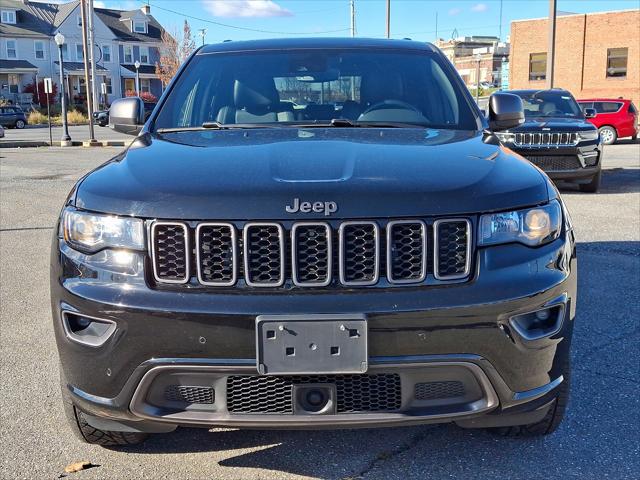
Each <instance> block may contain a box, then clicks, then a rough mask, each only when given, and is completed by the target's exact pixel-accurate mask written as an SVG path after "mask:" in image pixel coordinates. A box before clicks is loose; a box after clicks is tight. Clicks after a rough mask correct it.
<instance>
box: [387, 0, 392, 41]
mask: <svg viewBox="0 0 640 480" xmlns="http://www.w3.org/2000/svg"><path fill="white" fill-rule="evenodd" d="M390 37H391V0H387V38H390Z"/></svg>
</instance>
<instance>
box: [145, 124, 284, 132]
mask: <svg viewBox="0 0 640 480" xmlns="http://www.w3.org/2000/svg"><path fill="white" fill-rule="evenodd" d="M276 126H277V125H274V124H272V123H220V122H204V123H203V124H202V125H201V126H199V127H170V128H158V129H157V130H156V133H176V132H198V131H202V130H233V129H243V128H273V127H276Z"/></svg>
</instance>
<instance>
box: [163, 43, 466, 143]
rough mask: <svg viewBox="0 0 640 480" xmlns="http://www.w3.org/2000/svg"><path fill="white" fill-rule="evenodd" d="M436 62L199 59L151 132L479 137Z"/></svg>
mask: <svg viewBox="0 0 640 480" xmlns="http://www.w3.org/2000/svg"><path fill="white" fill-rule="evenodd" d="M440 62H441V60H440V58H439V57H438V56H437V55H434V54H431V53H429V52H422V51H420V52H400V51H393V50H382V51H376V50H372V49H368V50H364V49H360V50H357V49H352V50H339V49H330V50H322V51H319V50H292V51H287V52H283V53H280V52H278V53H274V52H255V53H254V52H251V53H247V52H242V53H211V54H200V55H196V56H195V57H194V58H193V59H192V60H191V62H190V63H189V65H188V66H187V68H186V69H185V70H184V72H183V73H182V74H181V75H180V77H179V78H178V80H177V82H176V84H175V86H174V87H173V89H172V91H171V93H170V94H169V96H168V97H167V99H166V101H165V102H164V104H163V105H162V108H161V110H160V112H159V114H158V117H157V119H156V121H155V129H156V131H162V130H166V129H180V128H185V129H186V128H202V127H203V125H204V126H212V125H215V126H216V127H217V128H219V127H220V126H221V125H226V126H233V125H244V126H247V127H249V126H266V125H274V126H281V127H284V126H295V125H300V124H320V125H322V124H327V125H328V124H331V120H336V119H344V120H348V122H334V123H333V125H334V126H335V125H339V126H359V125H360V124H362V125H364V124H373V125H375V124H380V125H382V124H394V125H393V126H420V127H433V128H450V129H466V130H475V129H477V124H476V119H475V116H474V114H473V111H472V109H471V107H470V106H469V104H468V103H467V100H466V99H465V97H464V96H463V94H462V92H461V89H460V88H459V87H458V85H457V84H454V83H452V82H451V79H450V78H449V76H448V75H450V74H449V73H448V71H446V70H445V68H444V67H443V66H442V65H441V64H440Z"/></svg>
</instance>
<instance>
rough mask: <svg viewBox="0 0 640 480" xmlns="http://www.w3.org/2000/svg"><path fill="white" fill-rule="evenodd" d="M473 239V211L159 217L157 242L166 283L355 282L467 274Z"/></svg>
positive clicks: (157, 275)
mask: <svg viewBox="0 0 640 480" xmlns="http://www.w3.org/2000/svg"><path fill="white" fill-rule="evenodd" d="M192 237H193V240H192V239H191V238H192ZM472 238H473V235H472V223H471V221H470V220H468V219H465V218H453V219H439V220H436V221H434V222H429V221H424V220H392V221H388V222H384V221H344V222H339V221H331V222H312V221H309V222H295V223H294V222H283V223H276V222H249V223H244V224H242V223H240V222H238V223H236V222H230V223H225V222H220V223H213V222H201V223H195V222H193V223H192V222H184V223H182V222H160V221H158V222H153V223H152V224H151V227H150V242H149V244H150V248H151V259H152V262H153V271H154V279H155V281H156V282H157V283H159V284H162V283H188V282H191V284H192V285H197V284H200V285H206V286H219V287H225V286H226V287H228V286H233V285H244V286H249V287H271V288H278V287H283V286H288V287H291V286H296V287H328V286H330V285H342V286H348V287H355V286H372V285H378V284H382V285H385V284H387V285H388V284H421V283H424V282H426V283H427V284H429V283H434V282H442V281H449V280H456V281H459V280H464V279H466V278H467V277H469V276H470V273H471V260H472V255H471V252H472ZM187 245H188V247H187ZM192 257H195V259H194V258H192ZM192 277H194V278H192Z"/></svg>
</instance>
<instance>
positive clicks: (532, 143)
mask: <svg viewBox="0 0 640 480" xmlns="http://www.w3.org/2000/svg"><path fill="white" fill-rule="evenodd" d="M578 141H579V138H578V134H577V133H576V132H557V133H551V132H534V133H520V132H519V133H516V134H515V138H514V145H515V146H517V147H531V148H538V147H543V148H544V147H573V146H575V145H577V144H578Z"/></svg>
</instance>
